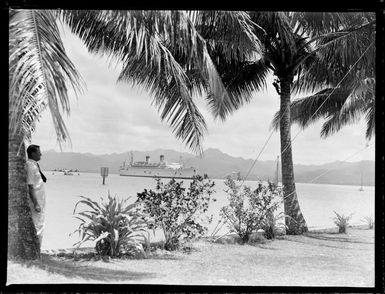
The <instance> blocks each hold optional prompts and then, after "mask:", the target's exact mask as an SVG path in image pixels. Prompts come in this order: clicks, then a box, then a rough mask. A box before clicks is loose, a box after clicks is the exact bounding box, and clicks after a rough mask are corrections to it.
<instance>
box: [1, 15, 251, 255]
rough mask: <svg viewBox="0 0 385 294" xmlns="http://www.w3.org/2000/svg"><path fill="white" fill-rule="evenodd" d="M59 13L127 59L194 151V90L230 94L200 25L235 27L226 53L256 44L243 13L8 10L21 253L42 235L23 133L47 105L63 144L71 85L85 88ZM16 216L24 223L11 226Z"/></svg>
mask: <svg viewBox="0 0 385 294" xmlns="http://www.w3.org/2000/svg"><path fill="white" fill-rule="evenodd" d="M58 19H61V20H63V21H64V22H65V23H66V24H68V25H69V27H70V29H71V30H72V32H74V33H75V34H76V35H78V36H79V37H80V38H81V39H82V41H83V42H84V43H85V45H86V46H87V48H88V50H89V51H90V52H95V53H98V54H107V55H108V56H110V57H111V59H114V61H116V62H118V63H121V64H122V65H123V66H122V72H121V75H120V77H119V80H122V81H130V82H132V83H133V84H139V85H141V86H144V87H145V88H147V89H149V90H150V92H151V93H152V94H153V95H154V104H155V106H156V107H157V108H158V110H159V111H160V112H161V118H162V120H167V122H169V124H170V126H171V127H172V128H173V130H174V133H175V135H176V136H177V138H179V139H181V140H182V141H184V142H185V143H186V144H187V145H188V146H189V147H190V148H191V149H192V150H195V151H200V150H201V144H202V136H203V135H204V133H205V131H206V124H205V122H204V119H203V117H202V115H201V113H200V112H199V110H198V108H197V107H196V105H195V103H194V102H193V99H192V95H193V94H194V93H200V92H201V91H202V90H206V91H207V92H210V95H209V97H210V98H211V99H216V97H223V96H226V90H225V88H224V86H223V84H222V82H221V79H220V77H219V76H218V74H217V72H216V69H215V66H214V65H213V62H212V60H211V58H210V56H209V54H207V46H208V44H207V42H206V40H204V39H203V38H202V36H200V35H199V34H198V33H197V31H196V30H195V27H194V25H199V24H202V23H209V22H210V23H211V24H212V26H214V25H215V24H217V25H220V27H222V28H223V27H226V28H227V29H226V32H227V33H236V34H237V35H236V36H237V38H233V41H234V42H233V45H234V46H224V47H223V48H222V51H223V52H225V54H226V55H229V56H233V55H236V54H237V52H238V51H239V48H254V47H255V46H256V45H255V44H256V43H255V38H254V35H253V34H252V33H251V29H250V28H251V26H250V25H251V22H250V20H249V18H248V15H247V14H246V13H244V12H189V13H187V12H183V11H90V10H87V11H85V10H82V11H79V10H70V11H61V10H57V11H52V10H28V9H25V10H10V14H9V24H10V26H9V27H10V31H9V32H10V34H9V45H10V46H9V48H10V51H9V52H10V55H9V68H10V70H9V89H10V91H9V106H10V107H9V134H10V139H9V150H10V155H11V156H14V158H13V159H12V160H11V159H10V161H9V162H10V163H9V166H10V170H12V169H14V170H13V171H12V174H10V179H11V180H10V181H9V191H11V192H12V193H11V194H10V197H9V201H10V202H9V209H10V210H9V213H8V215H9V216H10V218H9V230H8V235H9V236H10V238H9V240H10V241H9V244H8V252H13V253H11V255H12V256H24V257H23V258H28V257H27V255H28V256H30V257H29V258H35V257H36V256H37V255H38V254H37V253H36V252H37V251H38V248H37V245H35V246H31V244H32V243H36V242H32V243H31V244H30V242H27V239H28V240H32V239H35V241H36V235H34V233H33V229H30V228H33V225H31V222H32V221H31V218H30V214H29V213H27V212H28V209H29V208H28V203H27V201H28V200H27V193H28V192H27V189H26V180H25V170H24V169H23V168H21V167H22V166H23V165H24V164H25V157H23V156H20V152H24V145H23V140H24V139H30V138H31V133H32V132H33V131H34V129H35V122H36V121H37V120H38V119H39V117H40V115H41V112H42V111H43V110H44V109H45V108H46V107H47V106H48V108H49V110H50V112H51V114H52V118H53V124H54V127H55V130H56V133H57V138H58V141H59V143H60V142H63V141H66V140H69V134H68V131H67V130H66V127H65V124H64V121H63V119H62V117H61V110H62V111H64V112H67V113H69V101H68V94H67V93H68V91H67V90H68V89H67V85H68V84H71V85H72V87H73V88H74V90H75V93H77V92H78V91H81V90H82V81H81V78H80V76H79V74H78V73H77V71H76V69H75V68H74V66H73V64H72V63H71V61H70V60H69V59H68V57H67V56H66V53H65V50H64V47H63V44H62V41H61V38H60V35H59V30H58V28H57V23H56V21H57V20H58ZM218 33H220V31H218V32H217V34H218ZM241 45H242V46H241ZM242 50H243V49H242ZM187 71H189V72H190V73H191V72H194V71H195V72H196V74H197V75H198V76H199V77H202V78H203V80H201V79H200V80H196V81H195V80H192V79H189V78H188V77H187V75H186V72H187ZM220 99H222V98H220ZM13 162H15V163H18V164H13ZM16 168H17V170H16ZM11 176H12V177H11ZM22 185H23V189H21V188H22V187H21V186H22ZM16 219H18V220H20V222H15V221H14V220H16ZM17 223H20V226H19V227H17V226H13V224H17ZM28 224H29V225H28ZM21 226H22V227H25V228H26V230H27V232H26V231H25V230H24V229H23V228H21ZM27 227H28V228H27ZM22 231H23V233H21V232H22ZM22 243H23V244H22ZM27 243H28V244H27ZM20 244H21V245H20ZM19 245H20V246H19ZM31 247H34V248H35V249H34V250H31V251H30V252H32V253H31V254H26V253H25V252H22V251H23V250H24V251H28V248H31ZM15 248H18V249H17V250H16V249H15ZM23 248H24V249H23ZM19 251H20V252H19ZM33 252H35V253H33Z"/></svg>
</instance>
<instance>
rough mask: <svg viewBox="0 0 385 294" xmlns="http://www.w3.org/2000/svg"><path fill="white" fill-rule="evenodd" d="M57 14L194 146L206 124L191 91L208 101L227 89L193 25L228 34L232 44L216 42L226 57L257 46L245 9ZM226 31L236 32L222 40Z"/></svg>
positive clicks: (205, 42) (222, 95) (197, 147)
mask: <svg viewBox="0 0 385 294" xmlns="http://www.w3.org/2000/svg"><path fill="white" fill-rule="evenodd" d="M60 15H61V19H63V20H64V22H65V23H67V24H68V25H69V27H70V28H71V30H72V32H73V33H75V34H76V35H78V36H79V37H80V38H81V39H82V40H83V42H84V44H85V45H86V46H87V48H88V49H89V51H90V52H94V53H105V54H106V55H107V56H109V57H110V58H111V59H113V60H116V61H118V62H119V63H121V68H122V70H121V72H120V75H119V78H118V81H125V82H129V83H132V84H133V85H136V84H137V85H140V86H143V87H144V88H145V89H147V90H149V92H150V93H151V94H152V95H153V99H154V100H153V104H154V105H155V107H157V109H158V111H159V112H160V116H161V119H162V120H166V121H167V122H168V123H169V124H170V126H171V128H172V129H173V132H174V134H175V136H176V137H177V138H178V139H181V140H183V141H184V142H185V143H186V145H188V146H189V147H190V148H191V149H192V150H193V151H198V152H200V151H201V148H202V137H203V135H204V134H205V132H206V131H207V127H206V123H205V120H204V118H203V116H202V114H201V113H200V111H199V109H198V108H197V106H196V104H195V103H194V101H193V95H194V94H198V95H200V94H202V93H204V92H206V93H209V95H208V99H209V101H212V100H216V99H224V98H226V97H227V91H226V88H225V87H224V85H223V83H222V80H221V77H220V76H219V75H218V73H217V71H216V67H215V65H214V63H213V61H212V59H211V56H210V55H209V47H210V46H211V45H212V44H211V43H212V40H206V39H205V38H204V36H202V35H201V34H200V32H199V31H198V30H197V28H198V27H201V26H205V27H207V26H210V28H211V30H212V31H213V32H215V34H216V36H217V38H218V41H219V40H225V41H226V42H230V40H231V46H223V47H221V52H223V54H224V55H226V56H229V58H234V56H236V55H237V54H238V52H239V51H241V52H244V51H250V52H253V51H254V50H256V49H257V48H258V43H257V39H256V38H255V36H254V34H253V33H252V27H251V25H252V23H251V21H250V19H249V17H248V15H247V13H245V12H227V11H224V12H219V11H215V12H214V11H213V12H205V11H196V12H186V11H178V10H174V11H151V10H148V11H139V10H138V11H122V10H114V11H111V10H104V11H103V10H100V11H99V10H98V11H85V10H76V11H74V10H71V11H67V10H63V11H60ZM224 28H226V30H222V29H224ZM230 34H235V37H234V35H231V37H233V38H232V39H229V40H227V38H229V36H230Z"/></svg>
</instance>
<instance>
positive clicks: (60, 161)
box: [40, 148, 375, 186]
mask: <svg viewBox="0 0 385 294" xmlns="http://www.w3.org/2000/svg"><path fill="white" fill-rule="evenodd" d="M42 153H43V156H42V159H41V163H40V166H41V167H42V169H44V170H54V169H64V168H66V169H73V170H74V169H78V170H79V171H80V172H99V171H100V167H102V166H103V167H108V168H109V172H110V173H116V174H117V173H118V170H119V167H120V166H121V165H122V163H123V161H126V163H128V162H129V153H128V152H126V153H113V154H104V155H94V154H91V153H74V152H56V151H53V150H50V151H44V152H42ZM146 155H149V156H150V160H151V162H158V161H159V157H160V155H164V156H165V161H167V162H179V161H180V159H181V157H182V161H183V162H184V164H185V166H193V167H195V168H196V169H197V170H198V172H199V173H200V174H204V173H206V174H208V175H209V176H210V177H211V178H214V179H222V178H225V177H226V176H228V175H230V174H232V173H233V172H240V174H241V176H242V177H244V176H246V174H247V173H248V171H249V169H250V167H251V166H252V164H253V162H254V160H253V159H244V158H241V157H233V156H230V155H228V154H225V153H223V152H221V151H220V150H218V149H212V148H210V149H207V150H206V151H205V152H204V156H203V157H199V156H196V155H193V154H190V153H180V152H177V151H174V150H164V149H156V150H153V151H133V156H134V161H144V160H145V157H146ZM275 170H276V162H275V161H257V162H256V163H255V165H254V168H253V169H252V171H251V172H250V174H249V176H248V177H247V179H248V180H257V179H262V180H267V179H270V180H273V179H274V175H275ZM374 173H375V165H374V161H359V162H340V161H336V162H332V163H326V164H322V165H302V164H296V165H294V174H295V180H296V182H298V183H308V182H311V181H312V180H313V179H315V178H316V179H315V180H313V181H312V182H314V183H319V184H341V185H360V183H361V174H362V177H363V183H364V185H365V186H373V185H374V179H375V177H374ZM321 175H322V176H321ZM317 177H318V178H317Z"/></svg>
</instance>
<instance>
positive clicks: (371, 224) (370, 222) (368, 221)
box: [361, 216, 374, 230]
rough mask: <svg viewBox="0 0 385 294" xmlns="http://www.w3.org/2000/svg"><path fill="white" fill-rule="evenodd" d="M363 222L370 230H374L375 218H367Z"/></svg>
mask: <svg viewBox="0 0 385 294" xmlns="http://www.w3.org/2000/svg"><path fill="white" fill-rule="evenodd" d="M361 221H362V222H364V223H366V224H367V225H368V228H369V230H372V229H373V228H374V219H373V216H365V217H364V219H363V220H361Z"/></svg>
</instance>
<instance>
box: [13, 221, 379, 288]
mask: <svg viewBox="0 0 385 294" xmlns="http://www.w3.org/2000/svg"><path fill="white" fill-rule="evenodd" d="M192 248H193V250H191V251H190V252H189V253H184V252H181V251H176V252H165V251H157V252H155V253H154V254H153V255H151V256H150V257H149V258H147V259H112V260H109V261H103V260H94V259H90V260H87V259H85V258H82V259H79V260H74V259H73V258H68V257H60V256H57V255H55V254H53V253H45V254H42V258H41V259H40V260H38V261H30V262H27V263H20V262H16V261H8V268H7V284H25V283H30V284H39V283H43V284H51V283H60V284H65V283H82V284H86V283H93V284H95V283H96V284H99V283H114V284H121V283H126V284H130V283H134V284H177V285H245V286H347V287H373V286H374V230H367V229H363V228H350V229H348V233H347V234H337V233H334V232H330V231H329V232H312V233H308V234H307V235H304V236H283V237H281V238H279V239H276V240H274V241H269V240H262V241H261V240H260V241H258V242H255V243H252V244H247V245H239V244H237V243H236V242H234V238H224V239H223V240H222V242H221V243H219V242H216V243H213V242H209V241H207V240H199V241H196V242H194V243H193V244H192Z"/></svg>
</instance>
